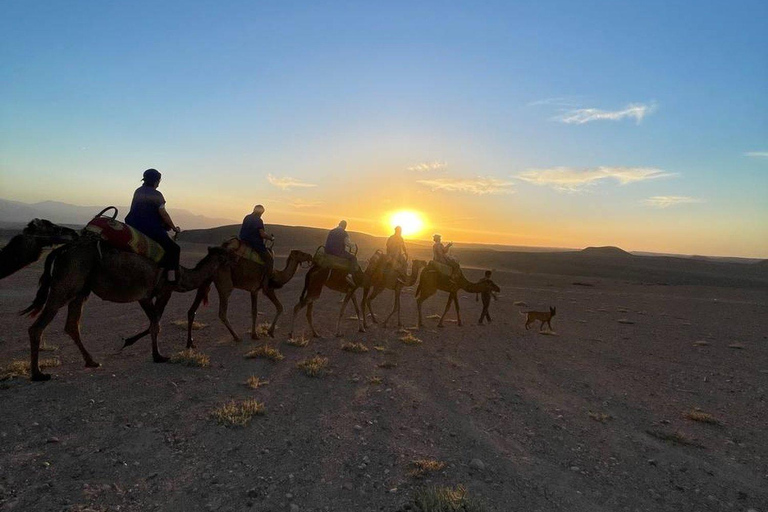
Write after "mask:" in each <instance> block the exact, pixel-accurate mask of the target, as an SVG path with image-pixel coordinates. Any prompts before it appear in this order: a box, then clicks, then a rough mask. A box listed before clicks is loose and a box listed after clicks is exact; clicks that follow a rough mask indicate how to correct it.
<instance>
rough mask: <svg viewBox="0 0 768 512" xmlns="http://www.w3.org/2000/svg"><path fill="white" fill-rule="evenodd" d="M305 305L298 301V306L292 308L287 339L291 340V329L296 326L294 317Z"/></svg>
mask: <svg viewBox="0 0 768 512" xmlns="http://www.w3.org/2000/svg"><path fill="white" fill-rule="evenodd" d="M306 305H307V304H306V302H304V301H303V300H300V301H299V303H298V304H296V305H295V306H293V315H291V329H290V330H289V332H288V338H293V328H294V326H295V325H296V315H298V314H299V311H301V310H302V309H303V308H304V306H306Z"/></svg>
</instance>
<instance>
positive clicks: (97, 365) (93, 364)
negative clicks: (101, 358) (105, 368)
mask: <svg viewBox="0 0 768 512" xmlns="http://www.w3.org/2000/svg"><path fill="white" fill-rule="evenodd" d="M85 367H86V368H101V364H100V363H97V362H96V361H87V362H86V363H85Z"/></svg>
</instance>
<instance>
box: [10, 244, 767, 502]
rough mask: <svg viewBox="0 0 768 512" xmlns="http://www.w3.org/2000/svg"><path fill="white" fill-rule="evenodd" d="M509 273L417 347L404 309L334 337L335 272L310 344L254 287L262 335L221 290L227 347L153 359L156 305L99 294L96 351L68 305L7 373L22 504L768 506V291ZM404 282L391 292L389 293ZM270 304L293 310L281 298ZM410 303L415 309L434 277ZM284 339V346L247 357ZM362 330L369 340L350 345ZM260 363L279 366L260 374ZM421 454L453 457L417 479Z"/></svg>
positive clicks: (216, 328) (214, 343)
mask: <svg viewBox="0 0 768 512" xmlns="http://www.w3.org/2000/svg"><path fill="white" fill-rule="evenodd" d="M193 256H194V253H193V252H192V251H188V250H186V249H185V257H186V258H188V259H190V260H192V261H193V260H194V257H193ZM189 263H191V261H189ZM302 272H303V271H302ZM39 273H40V265H39V264H38V265H36V266H34V267H31V268H28V269H25V270H24V271H22V272H20V273H18V274H16V275H14V276H12V277H10V278H8V279H6V280H3V281H0V325H1V326H2V330H1V331H0V366H6V367H7V366H8V365H9V364H10V363H11V362H12V361H13V360H26V359H27V357H28V342H27V335H26V329H27V327H28V326H29V324H30V320H29V319H26V318H20V317H18V316H17V315H16V313H15V312H16V311H18V310H20V309H22V308H23V307H25V306H26V305H28V304H29V303H30V302H31V300H32V298H33V296H34V291H35V284H36V280H37V277H38V276H39ZM468 274H470V275H469V277H470V278H472V279H476V278H479V276H480V275H481V272H480V271H479V270H477V271H470V272H468ZM495 280H496V282H497V283H498V284H499V285H500V286H501V288H502V295H501V297H500V298H499V300H498V301H497V302H494V303H493V304H492V310H491V315H492V316H493V319H494V322H493V323H492V324H491V325H489V326H478V325H476V320H477V317H478V316H479V313H480V303H478V302H475V297H474V296H470V295H463V296H462V297H461V305H462V314H463V320H464V323H465V325H464V326H463V327H461V328H459V327H458V326H457V325H456V324H455V323H453V322H449V323H447V325H446V327H444V328H442V329H438V328H437V327H436V322H437V321H436V320H435V319H429V320H427V322H428V325H427V327H426V328H425V329H422V330H420V331H416V330H412V331H410V332H411V333H412V334H413V336H415V337H417V338H418V339H420V340H421V341H422V343H420V344H415V345H408V344H405V343H403V342H402V341H400V340H401V338H403V337H404V336H405V334H404V333H403V332H400V331H398V330H397V329H396V328H394V327H391V328H388V329H384V328H381V327H378V326H374V327H371V328H370V329H369V330H368V332H367V333H364V334H363V333H357V332H356V323H355V322H354V321H351V320H348V321H347V322H346V324H345V337H344V338H343V339H337V338H333V337H331V333H332V331H333V326H334V320H335V317H336V314H337V311H338V307H339V303H338V300H339V298H340V296H339V295H338V294H336V293H334V292H330V291H328V290H326V292H324V294H323V297H322V298H321V300H320V302H319V303H318V306H317V308H316V311H315V317H316V319H317V320H316V322H317V325H318V326H319V327H320V328H321V330H322V333H323V334H324V335H325V336H326V337H325V338H323V339H319V340H311V341H310V343H309V344H308V345H307V346H306V347H294V346H290V345H288V344H286V343H285V341H286V332H287V326H288V316H287V315H286V316H285V317H283V319H282V320H281V322H280V324H279V330H278V333H277V338H276V339H275V340H266V339H264V338H262V340H260V341H251V340H250V339H249V338H248V337H247V336H248V334H247V328H248V326H249V315H250V305H249V301H248V297H247V295H246V294H245V293H244V292H235V294H234V296H233V299H232V300H231V307H230V320H231V321H232V323H233V324H234V325H235V326H236V328H237V329H238V330H239V332H241V333H242V335H243V337H244V339H245V341H243V342H240V343H235V342H233V341H232V340H231V338H230V336H229V334H228V333H227V332H226V330H225V328H224V327H223V326H222V325H221V323H220V322H219V321H218V319H217V315H216V310H217V299H216V298H215V294H214V296H213V299H212V305H211V306H209V307H207V308H204V309H201V311H200V312H199V314H198V318H197V320H198V321H200V322H202V323H204V324H206V327H204V328H203V329H201V330H198V331H196V333H195V334H196V340H197V344H198V347H199V350H200V351H201V352H203V353H205V354H206V355H208V356H209V358H210V366H209V367H207V368H195V367H186V366H183V365H179V364H153V363H152V362H151V357H150V349H149V340H142V341H141V342H139V343H137V344H136V345H135V346H133V347H130V348H128V349H126V350H124V351H122V352H121V351H119V349H120V347H121V345H122V338H123V337H125V336H128V335H130V334H132V333H134V332H136V331H137V330H140V329H142V328H143V327H144V326H145V325H146V320H145V318H144V317H143V314H142V312H141V310H140V308H139V307H138V305H136V304H133V305H121V304H111V303H106V302H102V301H101V300H100V299H98V298H95V297H93V298H91V300H90V301H89V302H88V304H87V305H86V312H85V314H84V318H83V337H84V340H85V344H86V346H87V347H89V349H90V350H91V352H92V353H93V355H94V357H95V358H96V359H97V360H98V361H99V362H101V363H102V367H101V368H100V369H96V370H88V369H85V368H84V367H83V364H82V359H81V357H80V355H79V353H78V352H77V349H76V347H75V346H74V344H73V343H72V342H71V341H70V340H69V339H68V338H67V337H66V335H65V334H64V333H63V324H64V316H65V315H64V312H62V313H61V314H60V316H59V317H57V319H56V320H55V321H54V323H53V324H52V325H51V327H50V329H49V330H48V332H47V335H46V341H47V344H48V345H49V346H50V348H51V349H53V350H52V351H50V352H46V353H44V356H45V357H50V358H57V359H58V360H59V361H60V362H61V365H60V366H58V367H54V368H50V369H49V370H47V371H49V372H51V373H52V374H53V380H51V381H50V382H47V383H32V382H29V381H28V380H26V379H24V378H13V379H8V380H5V381H2V382H0V388H1V389H0V510H3V511H5V510H8V511H21V510H25V511H26V510H35V511H47V510H130V511H132V510H137V511H139V510H141V511H146V510H222V511H228V510H257V511H282V510H287V511H326V510H328V511H393V512H394V511H401V510H407V509H408V507H409V506H410V505H411V504H412V503H413V499H414V495H415V493H416V492H417V490H418V489H421V488H424V487H431V486H450V487H455V486H457V485H463V486H465V487H466V488H467V490H468V492H469V494H470V495H471V496H473V497H475V498H477V499H478V500H480V501H481V502H482V503H483V504H484V510H488V511H515V510H519V511H537V510H541V511H555V510H563V511H582V510H583V511H599V510H605V511H616V510H628V511H635V510H669V511H702V510H712V511H721V510H733V511H747V510H750V509H754V510H758V511H766V510H768V436H766V432H767V431H768V409H767V408H766V392H767V391H768V339H767V337H766V335H768V333H767V332H766V325H768V322H767V320H768V291H766V290H760V289H739V288H729V287H720V288H712V287H697V286H657V285H643V284H638V283H627V282H622V281H620V280H610V279H596V278H590V277H589V276H584V277H580V278H578V279H577V278H574V277H572V276H568V277H566V276H557V275H546V274H521V273H513V272H506V273H503V272H498V273H497V274H496V275H495ZM574 283H578V284H574ZM302 284H303V273H302V274H300V275H299V277H298V278H297V279H296V280H294V281H293V282H292V283H290V285H289V286H287V287H286V289H284V290H282V291H281V292H280V297H281V299H282V300H283V303H284V304H285V305H286V307H287V309H290V307H291V306H292V305H293V304H294V303H295V301H296V298H297V297H298V295H299V292H300V288H301V285H302ZM445 298H446V297H445V296H444V295H438V296H436V297H433V298H432V299H430V301H429V302H427V314H434V313H436V312H438V311H442V307H443V305H444V301H445ZM191 300H192V295H191V294H190V295H179V296H176V297H174V298H173V299H172V301H171V303H170V305H169V307H168V310H167V312H166V315H165V319H164V324H163V327H164V330H163V333H162V335H161V336H162V341H161V349H162V350H164V351H165V352H166V353H167V354H172V353H175V352H178V351H179V350H181V349H182V348H183V344H184V338H185V333H184V331H183V330H182V329H180V328H178V327H177V326H175V325H174V324H173V322H174V321H177V320H182V319H184V318H185V313H186V308H187V307H188V305H189V303H190V302H191ZM390 300H391V299H390V296H389V295H387V294H385V295H384V296H382V297H381V298H380V299H378V302H377V304H376V305H377V311H378V312H379V313H380V314H381V313H383V312H384V311H385V310H386V309H387V308H388V307H389V305H390ZM516 302H517V305H516V304H515V303H516ZM520 302H523V303H525V305H521V304H520ZM549 305H553V306H557V316H556V317H555V318H554V320H553V322H552V324H553V327H554V330H555V332H554V333H550V334H546V335H545V334H540V333H539V332H538V331H537V330H529V331H526V330H525V329H524V328H523V323H524V321H523V318H522V316H520V315H519V312H520V311H523V310H527V309H540V310H545V309H546V308H547V307H548V306H549ZM260 311H262V312H263V313H264V314H263V315H261V316H260V321H266V320H267V319H268V318H271V315H272V313H273V309H272V306H271V304H269V302H268V301H267V300H266V299H262V302H261V306H260ZM403 311H404V319H405V323H406V327H412V326H413V325H414V324H415V322H416V316H415V302H414V299H413V294H412V290H409V291H408V292H407V293H406V294H405V295H404V299H403ZM349 314H352V311H351V309H350V312H349ZM347 316H348V315H347ZM449 318H455V317H454V316H453V314H451V315H450V316H449ZM298 325H299V326H300V327H299V328H300V329H302V328H305V326H306V323H305V320H304V318H303V315H302V316H301V317H300V318H299V320H298ZM265 341H266V342H267V343H269V344H270V345H271V346H272V347H275V348H277V349H279V351H280V352H281V353H282V354H283V355H284V359H283V360H282V361H279V362H271V361H268V360H263V359H246V358H245V357H244V354H245V353H246V352H248V351H249V350H251V349H253V348H255V347H257V346H259V345H260V344H261V343H263V342H265ZM351 341H354V342H360V343H362V344H364V345H365V347H367V348H368V349H369V351H368V352H364V353H353V352H347V351H344V350H341V348H340V347H341V345H342V344H343V343H344V342H351ZM375 347H379V348H378V349H377V348H375ZM315 355H320V356H322V357H326V358H328V360H329V370H330V372H329V373H328V374H327V375H325V376H322V377H319V378H311V377H308V376H306V375H305V374H304V373H303V372H302V371H301V370H300V369H298V368H297V363H298V362H299V361H300V360H303V359H306V358H308V357H312V356H315ZM251 376H258V377H260V378H261V379H263V380H266V381H268V383H267V384H266V385H264V386H261V387H259V388H257V389H251V388H249V387H247V386H246V385H244V382H245V381H246V379H248V378H249V377H251ZM249 398H252V399H255V400H257V401H258V402H262V403H263V404H264V407H265V411H264V414H263V415H257V416H254V417H253V418H252V419H251V421H250V423H249V424H247V425H246V426H244V427H227V426H223V425H220V424H219V423H218V422H217V421H216V419H214V418H213V417H212V416H211V413H212V411H214V410H215V409H217V408H218V407H220V406H222V405H223V404H225V403H227V402H228V401H231V400H244V399H249ZM692 412H693V414H691V413H692ZM697 413H706V415H702V414H697ZM707 415H709V416H707ZM688 416H691V417H693V418H698V419H699V420H702V419H703V420H709V421H713V422H714V423H706V422H703V421H695V420H694V419H690V418H689V417H688ZM419 459H429V460H433V461H437V462H443V463H445V466H444V467H443V468H442V469H439V470H437V471H432V472H428V473H427V474H426V475H424V476H421V477H416V476H412V475H411V474H410V473H411V471H412V469H413V468H412V465H411V464H412V462H413V461H414V460H419Z"/></svg>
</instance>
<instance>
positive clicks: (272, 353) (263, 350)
mask: <svg viewBox="0 0 768 512" xmlns="http://www.w3.org/2000/svg"><path fill="white" fill-rule="evenodd" d="M245 357H246V359H269V360H270V361H272V362H274V363H276V362H278V361H282V360H283V359H284V357H283V354H281V353H280V351H279V350H277V349H276V348H272V347H270V346H268V345H263V346H261V347H256V348H254V349H253V350H251V351H249V352H247V353H246V354H245Z"/></svg>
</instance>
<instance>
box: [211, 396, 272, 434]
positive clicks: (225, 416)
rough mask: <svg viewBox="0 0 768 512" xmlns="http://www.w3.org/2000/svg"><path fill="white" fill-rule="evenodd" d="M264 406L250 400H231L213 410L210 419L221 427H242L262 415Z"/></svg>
mask: <svg viewBox="0 0 768 512" xmlns="http://www.w3.org/2000/svg"><path fill="white" fill-rule="evenodd" d="M264 413H265V408H264V404H263V403H261V402H257V401H256V400H253V399H251V398H249V399H246V400H241V401H239V402H238V401H236V400H232V401H230V402H227V403H226V404H224V405H222V406H221V407H219V408H217V409H214V410H213V411H212V412H211V417H213V418H215V419H216V421H218V422H219V423H220V424H222V425H227V426H234V427H244V426H246V425H247V424H248V422H249V421H251V418H253V416H255V415H257V414H259V415H261V414H264Z"/></svg>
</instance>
